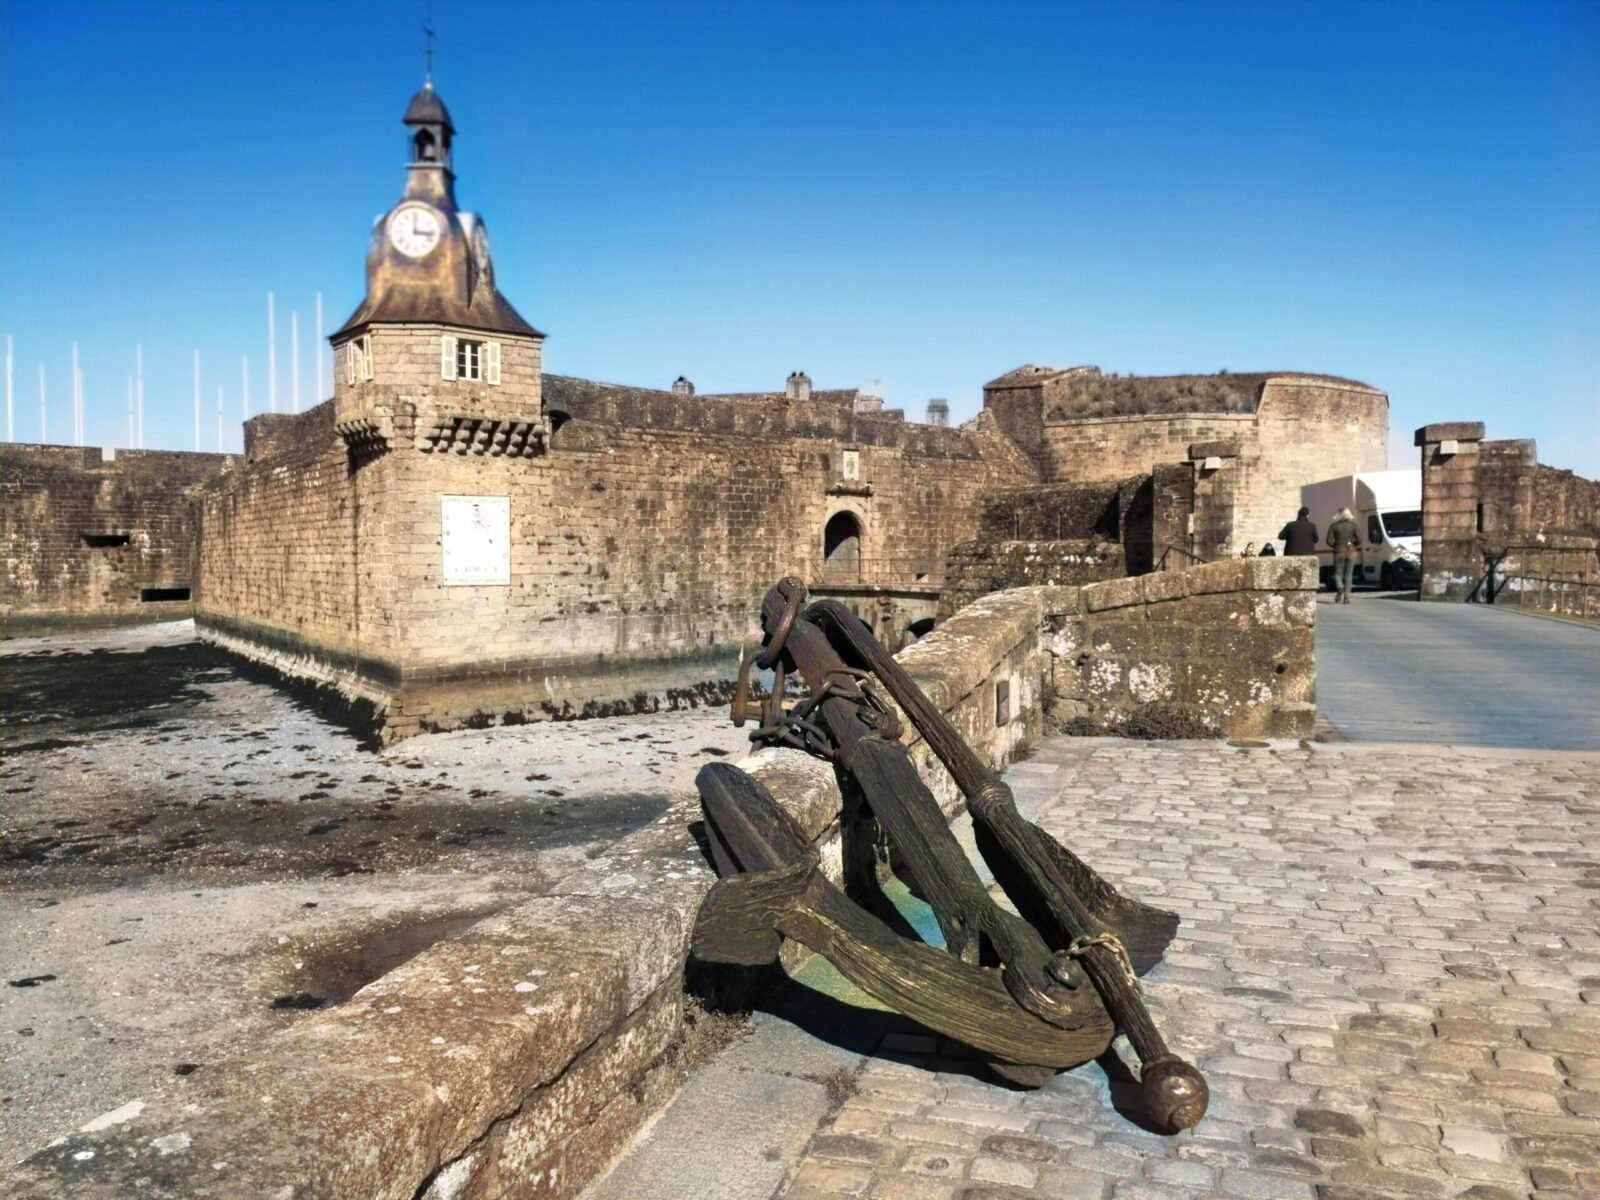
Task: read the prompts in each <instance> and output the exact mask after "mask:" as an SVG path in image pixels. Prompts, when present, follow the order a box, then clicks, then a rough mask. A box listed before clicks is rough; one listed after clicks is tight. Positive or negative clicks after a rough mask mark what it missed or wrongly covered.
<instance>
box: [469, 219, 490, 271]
mask: <svg viewBox="0 0 1600 1200" xmlns="http://www.w3.org/2000/svg"><path fill="white" fill-rule="evenodd" d="M472 257H473V258H475V259H477V260H478V270H480V271H487V270H488V269H489V234H488V233H487V232H486V231H485V230H484V228H483V222H482V221H479V222H478V224H477V225H475V226H474V227H473V230H472Z"/></svg>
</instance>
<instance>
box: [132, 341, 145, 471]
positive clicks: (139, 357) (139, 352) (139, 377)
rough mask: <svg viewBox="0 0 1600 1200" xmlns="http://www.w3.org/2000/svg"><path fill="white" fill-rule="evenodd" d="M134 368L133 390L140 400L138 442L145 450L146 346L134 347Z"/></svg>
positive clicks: (140, 447)
mask: <svg viewBox="0 0 1600 1200" xmlns="http://www.w3.org/2000/svg"><path fill="white" fill-rule="evenodd" d="M133 369H134V372H135V379H134V392H133V394H134V396H135V398H136V399H137V401H138V413H139V439H138V443H137V444H138V447H139V449H141V450H143V449H144V347H143V346H135V347H134V348H133Z"/></svg>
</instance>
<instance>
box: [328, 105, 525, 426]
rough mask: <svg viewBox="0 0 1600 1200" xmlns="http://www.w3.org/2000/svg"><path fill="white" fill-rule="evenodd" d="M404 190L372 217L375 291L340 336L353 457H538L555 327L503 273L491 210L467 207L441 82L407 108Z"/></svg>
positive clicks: (340, 391) (338, 371) (370, 258)
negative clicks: (545, 330) (547, 357)
mask: <svg viewBox="0 0 1600 1200" xmlns="http://www.w3.org/2000/svg"><path fill="white" fill-rule="evenodd" d="M404 122H405V126H406V129H407V141H408V148H409V152H410V162H409V164H408V165H407V167H406V189H405V195H404V196H402V197H401V199H400V202H399V203H398V204H396V205H395V206H394V207H393V208H391V209H390V210H389V211H388V212H387V213H385V214H384V215H383V216H382V217H380V218H379V219H378V221H377V223H376V224H375V225H374V226H373V230H372V239H371V242H370V244H369V245H368V248H367V294H366V298H365V299H364V300H362V302H361V304H360V306H359V307H358V308H357V309H356V311H355V312H353V313H352V314H351V315H350V318H349V320H347V321H346V322H345V323H344V325H343V326H342V327H341V328H340V329H339V331H338V332H337V333H335V334H333V336H332V337H331V338H329V339H328V340H329V341H330V342H331V343H332V345H333V351H334V356H335V362H336V368H335V372H334V397H333V403H334V423H335V427H336V428H337V430H338V432H339V434H340V436H341V437H343V438H344V439H345V441H346V443H348V444H349V446H350V448H351V453H352V455H355V456H360V457H364V458H370V457H371V456H372V455H374V454H383V453H386V452H388V451H390V450H393V449H395V448H396V447H398V446H410V447H413V448H415V449H416V450H419V451H422V452H425V453H435V452H450V451H454V452H457V453H462V454H466V453H473V454H492V455H501V454H512V455H533V454H537V453H539V451H540V450H541V449H542V448H543V446H544V444H545V438H546V431H547V423H546V420H545V414H544V403H543V398H542V396H541V389H540V374H541V372H540V345H541V343H542V342H543V340H544V335H543V334H542V333H540V332H539V331H538V330H537V329H535V328H534V327H533V326H532V325H529V324H528V322H526V321H525V320H523V319H522V317H521V315H520V314H518V312H517V311H516V309H514V308H512V307H511V305H510V304H509V303H507V302H506V300H505V298H504V297H503V296H501V295H500V293H499V291H498V290H496V288H495V283H494V262H493V260H492V259H491V257H490V255H489V234H488V230H487V228H486V227H485V225H484V222H483V219H482V218H481V217H479V216H478V215H476V214H475V213H471V212H466V211H464V210H462V209H460V208H458V207H457V205H456V195H455V172H454V170H453V169H452V166H451V161H452V154H453V150H454V142H455V125H454V124H453V123H452V122H451V120H450V112H449V110H448V109H446V108H445V106H444V101H443V100H441V99H440V98H439V94H438V93H437V92H435V91H434V89H433V84H432V83H431V82H430V83H427V84H424V85H423V88H422V90H421V91H419V92H418V93H417V94H416V95H415V96H413V97H412V98H411V103H410V104H409V105H408V106H407V107H406V113H405V118H404Z"/></svg>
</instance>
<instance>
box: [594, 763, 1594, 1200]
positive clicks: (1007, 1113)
mask: <svg viewBox="0 0 1600 1200" xmlns="http://www.w3.org/2000/svg"><path fill="white" fill-rule="evenodd" d="M1007 778H1008V780H1009V782H1011V784H1012V785H1013V787H1014V788H1015V789H1016V792H1017V794H1018V799H1019V803H1020V804H1021V805H1022V807H1023V808H1024V810H1025V811H1026V812H1028V813H1029V814H1030V815H1031V816H1032V817H1033V818H1034V819H1035V820H1037V821H1039V822H1040V823H1041V824H1042V825H1043V826H1044V827H1045V828H1047V829H1048V830H1050V831H1051V832H1052V833H1054V834H1055V835H1057V836H1058V837H1060V838H1061V839H1062V840H1063V841H1064V842H1065V843H1066V844H1067V845H1069V846H1071V847H1072V848H1074V849H1075V850H1077V851H1078V852H1079V853H1081V854H1082V855H1084V857H1085V858H1086V859H1087V860H1088V861H1089V862H1090V863H1092V864H1093V865H1094V866H1096V867H1097V868H1099V869H1101V870H1102V871H1104V872H1105V873H1106V874H1107V875H1108V876H1109V877H1110V878H1111V879H1113V880H1114V881H1115V882H1117V883H1118V884H1119V885H1120V886H1123V887H1125V888H1127V889H1129V890H1130V891H1132V892H1133V893H1134V894H1136V895H1139V896H1141V897H1142V898H1145V899H1147V900H1151V901H1153V902H1155V903H1158V904H1162V905H1165V906H1167V907H1170V908H1172V909H1175V910H1176V911H1177V912H1179V913H1180V914H1181V915H1182V918H1183V925H1182V928H1181V929H1180V931H1179V935H1178V938H1177V940H1176V941H1175V942H1174V943H1173V944H1172V946H1171V948H1170V950H1169V952H1168V954H1167V956H1166V958H1165V961H1164V962H1163V963H1162V964H1161V965H1160V966H1158V967H1157V968H1156V969H1155V970H1154V971H1153V972H1152V973H1151V974H1150V975H1149V976H1148V977H1147V979H1146V981H1145V991H1146V995H1147V997H1148V1001H1149V1003H1150V1005H1151V1007H1152V1009H1153V1010H1154V1012H1155V1014H1156V1017H1157V1021H1158V1023H1159V1024H1160V1025H1161V1027H1162V1029H1163V1030H1164V1032H1165V1033H1166V1034H1167V1036H1168V1038H1169V1041H1170V1042H1171V1043H1172V1044H1173V1045H1174V1047H1175V1049H1177V1050H1178V1052H1179V1053H1181V1054H1183V1055H1184V1056H1185V1057H1187V1058H1189V1059H1190V1060H1191V1061H1194V1062H1196V1063H1198V1064H1199V1065H1200V1066H1201V1068H1202V1069H1203V1070H1204V1072H1205V1073H1206V1075H1207V1077H1208V1079H1209V1081H1210V1084H1211V1089H1212V1102H1211V1109H1210V1113H1209V1115H1208V1116H1207V1117H1206V1118H1205V1120H1204V1121H1203V1122H1202V1123H1201V1124H1200V1125H1199V1126H1198V1127H1197V1128H1196V1129H1194V1130H1192V1131H1189V1132H1187V1133H1184V1134H1181V1135H1179V1136H1176V1137H1160V1136H1156V1135H1154V1134H1152V1133H1148V1132H1146V1131H1145V1130H1144V1129H1142V1128H1141V1127H1140V1126H1139V1124H1138V1123H1137V1122H1136V1121H1135V1120H1134V1119H1132V1114H1131V1110H1130V1112H1129V1113H1128V1114H1126V1115H1125V1114H1124V1113H1123V1112H1120V1111H1119V1110H1118V1108H1117V1107H1116V1105H1117V1104H1120V1103H1122V1100H1121V1096H1122V1094H1123V1093H1124V1091H1125V1090H1126V1087H1125V1084H1123V1083H1121V1082H1118V1081H1117V1077H1118V1076H1121V1075H1125V1072H1124V1071H1123V1069H1122V1068H1121V1067H1120V1066H1119V1065H1118V1064H1117V1063H1115V1062H1106V1061H1105V1060H1102V1062H1101V1063H1090V1064H1085V1065H1084V1066H1082V1067H1080V1068H1078V1069H1077V1070H1074V1071H1071V1072H1067V1073H1064V1074H1062V1075H1059V1076H1057V1077H1056V1078H1055V1079H1053V1080H1052V1081H1050V1082H1049V1083H1048V1084H1047V1085H1046V1086H1045V1087H1043V1088H1041V1089H1039V1090H1037V1091H1019V1090H1014V1089H1011V1088H1008V1087H1007V1086H1004V1085H1002V1084H999V1083H996V1082H993V1081H992V1079H991V1078H989V1077H986V1076H985V1075H984V1073H983V1070H982V1068H981V1066H980V1065H979V1064H976V1063H972V1062H969V1061H964V1060H962V1059H960V1058H958V1057H956V1056H954V1055H953V1054H952V1053H951V1052H950V1051H951V1048H950V1047H948V1046H945V1045H942V1044H940V1043H938V1042H935V1041H934V1040H933V1039H931V1038H927V1037H921V1036H917V1035H915V1034H907V1033H905V1032H896V1033H891V1034H889V1035H887V1036H885V1037H882V1038H880V1040H879V1041H878V1042H877V1047H876V1049H875V1050H874V1051H873V1052H871V1053H867V1054H861V1053H860V1051H861V1049H863V1048H864V1047H861V1046H857V1047H855V1048H853V1049H852V1050H849V1051H848V1052H847V1050H846V1049H843V1048H841V1047H842V1046H843V1045H844V1043H845V1041H846V1040H847V1039H835V1040H834V1044H831V1045H828V1044H823V1045H820V1050H822V1051H828V1052H830V1053H831V1054H832V1055H833V1058H832V1059H831V1060H829V1059H827V1058H825V1057H823V1056H822V1055H821V1054H820V1051H819V1046H818V1045H810V1046H807V1045H802V1044H801V1043H802V1042H803V1041H804V1038H802V1037H801V1036H800V1035H799V1034H798V1033H797V1031H796V1030H795V1029H794V1028H793V1027H792V1026H791V1025H789V1024H788V1022H786V1021H784V1020H783V1019H782V1018H781V1017H779V1016H775V1015H773V1014H771V1013H761V1014H758V1016H757V1020H756V1023H755V1032H754V1034H753V1035H752V1037H751V1038H750V1039H749V1041H748V1042H747V1043H746V1044H745V1045H744V1046H741V1047H739V1048H737V1049H736V1050H735V1051H730V1052H728V1054H727V1055H725V1058H726V1060H727V1064H728V1065H727V1067H726V1069H724V1070H722V1072H721V1074H720V1075H718V1076H717V1079H716V1082H715V1086H714V1087H713V1088H710V1089H704V1090H703V1091H702V1092H701V1093H695V1092H693V1091H692V1089H691V1090H686V1092H685V1094H684V1095H683V1096H682V1097H680V1100H679V1102H678V1103H677V1104H676V1105H674V1107H673V1109H671V1110H669V1112H668V1113H667V1114H666V1115H665V1116H664V1117H663V1118H662V1120H661V1122H660V1124H659V1125H658V1127H657V1129H658V1136H657V1137H656V1138H655V1141H656V1142H657V1143H658V1144H659V1143H666V1142H671V1143H673V1144H675V1145H677V1146H679V1147H684V1146H691V1147H692V1146H695V1145H697V1144H700V1145H702V1146H704V1145H705V1144H706V1143H697V1141H696V1140H695V1139H697V1138H700V1137H704V1138H708V1139H713V1140H714V1139H715V1138H716V1136H717V1130H716V1128H715V1126H716V1124H717V1123H718V1121H719V1120H722V1119H723V1118H721V1117H719V1115H718V1114H719V1113H722V1112H728V1111H735V1110H742V1111H743V1113H744V1119H745V1120H747V1121H750V1120H754V1121H756V1123H757V1126H758V1127H759V1118H758V1117H757V1115H756V1113H753V1112H750V1111H749V1109H750V1108H752V1107H753V1108H756V1109H758V1110H759V1108H760V1106H761V1105H762V1103H763V1100H762V1098H763V1097H766V1098H767V1100H766V1103H768V1104H770V1105H772V1106H773V1107H774V1112H773V1117H774V1120H773V1122H772V1124H771V1125H770V1126H769V1132H768V1134H767V1136H766V1138H765V1139H763V1138H761V1137H756V1138H748V1137H747V1138H744V1139H743V1141H742V1143H741V1144H740V1146H739V1147H732V1146H719V1147H717V1152H716V1153H715V1154H714V1155H709V1156H702V1158H701V1159H700V1161H701V1162H704V1163H705V1167H704V1170H705V1178H704V1179H703V1180H690V1179H686V1178H684V1177H683V1175H682V1174H681V1167H680V1169H679V1173H678V1174H677V1177H676V1179H675V1180H674V1182H675V1183H677V1184H679V1185H685V1186H691V1189H693V1187H697V1186H698V1185H699V1183H702V1182H703V1183H705V1184H706V1186H705V1188H704V1190H692V1194H695V1195H703V1196H707V1197H710V1196H735V1195H749V1196H763V1197H764V1196H769V1195H773V1194H777V1195H781V1196H784V1197H787V1198H788V1200H821V1198H823V1197H844V1196H850V1197H867V1198H870V1200H952V1198H957V1197H959V1198H961V1200H1010V1198H1013V1197H1016V1198H1021V1197H1024V1196H1027V1197H1052V1198H1055V1200H1077V1198H1080V1197H1083V1198H1089V1200H1196V1198H1198V1197H1230V1198H1237V1200H1376V1198H1379V1197H1427V1198H1435V1197H1463V1198H1470V1200H1506V1198H1508V1197H1529V1196H1533V1197H1537V1198H1538V1200H1569V1198H1570V1200H1577V1198H1579V1197H1584V1198H1590V1200H1592V1198H1593V1197H1595V1196H1600V1007H1597V1005H1600V755H1597V754H1579V753H1566V754H1562V753H1537V754H1535V753H1529V752H1525V751H1505V750H1501V751H1474V750H1462V749H1452V748H1445V747H1440V746H1429V745H1409V746H1406V747H1404V748H1403V751H1402V750H1401V748H1399V747H1393V746H1366V745H1359V744H1353V743H1342V744H1334V745H1311V744H1302V745H1301V746H1299V747H1296V746H1295V745H1294V744H1293V743H1281V744H1276V745H1274V746H1273V747H1272V748H1270V749H1246V748H1235V747H1230V746H1225V745H1220V744H1216V743H1205V744H1198V743H1130V742H1126V741H1121V742H1114V741H1108V740H1103V739H1066V738H1051V739H1047V740H1045V741H1044V742H1042V743H1041V744H1040V745H1039V746H1038V748H1037V750H1036V752H1035V753H1034V754H1033V755H1032V756H1031V757H1030V758H1029V759H1028V760H1027V761H1025V762H1021V763H1018V764H1016V765H1014V766H1013V767H1012V768H1011V770H1010V771H1009V772H1008V776H1007ZM816 1002H817V1001H816V1000H815V998H814V1000H813V1003H816ZM824 1002H825V1001H824ZM871 1015H872V1014H861V1015H860V1017H859V1018H857V1020H858V1021H859V1020H865V1019H866V1018H868V1017H870V1016H871ZM847 1025H848V1023H847ZM813 1040H814V1039H813ZM1118 1049H1119V1051H1120V1053H1121V1055H1122V1062H1125V1063H1128V1064H1129V1065H1133V1064H1132V1062H1131V1060H1130V1059H1129V1057H1128V1051H1127V1049H1126V1045H1125V1043H1122V1042H1119V1043H1118ZM819 1061H823V1062H826V1061H833V1062H835V1063H838V1064H840V1065H839V1066H837V1067H835V1069H834V1070H833V1071H832V1072H831V1076H830V1074H823V1073H818V1072H817V1070H816V1068H815V1066H814V1065H812V1066H811V1067H809V1068H808V1064H815V1063H817V1062H819ZM808 1069H810V1070H811V1071H812V1072H813V1073H812V1074H809V1075H808V1074H806V1072H807V1070H808ZM808 1079H810V1080H814V1082H807V1081H806V1080H808ZM841 1079H844V1080H848V1083H847V1084H846V1085H845V1086H841V1085H840V1080H841ZM825 1084H827V1085H830V1087H829V1089H828V1090H829V1094H830V1095H831V1096H832V1098H833V1101H834V1102H833V1105H832V1108H831V1117H824V1119H823V1120H822V1122H821V1123H820V1124H818V1125H816V1126H811V1125H810V1124H809V1123H808V1124H807V1128H806V1131H804V1132H802V1133H801V1134H800V1135H799V1139H803V1138H806V1137H807V1135H808V1134H809V1140H808V1141H803V1142H802V1141H801V1140H799V1139H796V1141H795V1142H794V1144H793V1145H791V1146H786V1145H783V1144H781V1142H782V1138H781V1135H780V1131H779V1126H780V1124H781V1120H780V1119H779V1118H780V1117H781V1113H780V1112H778V1111H777V1110H778V1109H779V1108H781V1109H782V1110H783V1111H784V1112H788V1111H793V1109H794V1107H795V1105H796V1104H797V1103H802V1102H805V1101H806V1100H807V1097H808V1096H809V1093H808V1092H805V1091H804V1089H811V1091H814V1092H815V1093H816V1098H815V1103H816V1105H817V1109H818V1111H827V1103H826V1098H825V1097H824V1095H823V1085H825ZM785 1089H787V1090H785ZM696 1114H699V1115H698V1117H697V1115H696ZM813 1129H814V1132H812V1130H813ZM746 1145H747V1146H748V1150H747V1151H746V1150H744V1149H742V1148H741V1147H743V1146H746ZM746 1152H747V1153H748V1154H749V1155H751V1156H752V1157H751V1159H750V1161H749V1162H743V1161H741V1160H740V1154H741V1153H746ZM651 1153H652V1152H651V1148H650V1139H648V1138H647V1139H646V1140H645V1141H644V1142H643V1143H641V1144H640V1145H639V1146H638V1147H636V1148H635V1151H634V1152H633V1154H632V1155H630V1157H629V1159H625V1160H624V1162H623V1163H622V1164H621V1166H619V1168H618V1170H617V1172H616V1173H615V1174H614V1175H613V1177H612V1179H611V1180H610V1181H608V1182H607V1183H606V1184H603V1185H602V1187H601V1189H600V1190H599V1194H600V1195H625V1194H628V1193H629V1190H630V1188H636V1187H637V1186H638V1185H642V1184H644V1183H646V1182H647V1181H649V1180H650V1178H651V1173H650V1170H649V1162H650V1159H651ZM661 1153H662V1151H661V1149H660V1148H659V1145H658V1148H657V1150H656V1151H655V1154H656V1156H657V1157H658V1158H659V1157H660V1155H661ZM678 1161H679V1162H680V1163H681V1162H682V1161H683V1160H682V1159H681V1158H680V1159H679V1160H678ZM690 1161H693V1160H692V1159H691V1160H690ZM732 1180H743V1181H744V1183H743V1184H731V1183H730V1181H732ZM763 1181H765V1182H763ZM635 1194H643V1193H637V1192H636V1191H635ZM683 1194H685V1195H687V1194H691V1192H688V1191H686V1192H684V1193H683Z"/></svg>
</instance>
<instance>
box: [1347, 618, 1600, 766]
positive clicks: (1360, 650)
mask: <svg viewBox="0 0 1600 1200" xmlns="http://www.w3.org/2000/svg"><path fill="white" fill-rule="evenodd" d="M1317 709H1318V712H1319V714H1320V715H1321V717H1322V718H1323V719H1324V720H1326V721H1328V722H1329V723H1330V724H1332V725H1333V726H1335V727H1336V728H1337V729H1338V730H1339V732H1340V733H1341V734H1343V735H1344V736H1345V737H1346V738H1348V739H1350V740H1351V741H1363V742H1444V743H1448V744H1452V745H1463V746H1521V747H1527V748H1532V749H1547V750H1593V749H1600V629H1597V628H1594V627H1592V626H1587V625H1579V624H1575V623H1572V622H1566V621H1555V620H1548V619H1542V618H1539V617H1530V616H1526V615H1523V614H1521V613H1516V612H1510V611H1507V610H1505V609H1497V608H1489V607H1486V606H1484V605H1481V604H1419V603H1417V602H1416V601H1413V600H1405V599H1401V598H1399V597H1398V596H1373V595H1370V594H1369V595H1365V596H1363V595H1360V594H1358V595H1357V596H1356V597H1355V603H1353V604H1350V605H1335V604H1332V603H1329V599H1328V597H1326V596H1324V597H1321V598H1320V600H1319V603H1318V606H1317Z"/></svg>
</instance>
